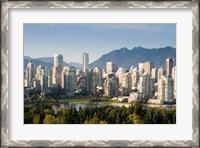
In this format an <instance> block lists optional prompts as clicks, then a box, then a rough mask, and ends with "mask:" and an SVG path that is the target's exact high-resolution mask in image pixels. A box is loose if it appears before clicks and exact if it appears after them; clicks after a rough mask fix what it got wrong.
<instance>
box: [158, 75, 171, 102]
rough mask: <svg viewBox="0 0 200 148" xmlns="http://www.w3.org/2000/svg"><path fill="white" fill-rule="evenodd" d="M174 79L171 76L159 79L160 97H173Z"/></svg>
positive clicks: (166, 98)
mask: <svg viewBox="0 0 200 148" xmlns="http://www.w3.org/2000/svg"><path fill="white" fill-rule="evenodd" d="M173 95H174V94H173V79H172V77H171V76H168V77H164V76H163V77H162V78H161V79H159V80H158V99H160V100H165V101H169V100H172V99H173V98H174V97H173Z"/></svg>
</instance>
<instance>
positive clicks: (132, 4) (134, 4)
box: [1, 1, 199, 147]
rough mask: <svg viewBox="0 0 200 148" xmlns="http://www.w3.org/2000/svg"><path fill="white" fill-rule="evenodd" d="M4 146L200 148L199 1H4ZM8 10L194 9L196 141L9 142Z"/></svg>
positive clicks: (2, 51) (2, 144)
mask: <svg viewBox="0 0 200 148" xmlns="http://www.w3.org/2000/svg"><path fill="white" fill-rule="evenodd" d="M1 4H2V5H1V41H2V42H1V43H2V44H1V146H2V147H39V146H42V147H64V146H65V147H73V146H84V147H91V146H99V147H141V146H142V147H148V146H151V147H152V146H153V147H166V146H167V147H169V146H170V147H199V2H198V1H189V2H186V1H171V2H169V1H168V2H167V1H163V2H153V1H148V2H145V1H141V2H139V1H124V2H122V1H118V2H114V1H113V2H112V1H110V2H109V1H96V2H95V1H85V2H74V1H68V2H66V1H65V2H56V1H43V2H36V1H29V2H28V1H24V2H22V1H18V2H17V1H10V2H8V1H5V2H2V3H1ZM9 8H127V9H130V8H191V9H192V12H193V16H192V17H193V29H192V36H193V41H192V47H193V55H192V56H193V64H192V68H193V88H192V93H193V95H192V98H193V110H192V112H193V115H192V121H193V123H192V128H193V138H192V140H186V141H169V140H167V141H149V140H148V141H145V140H144V141H134V140H131V141H128V140H125V141H117V140H114V141H91V140H88V141H71V140H67V141H49V140H45V141H33V140H32V141H11V140H9V139H8V130H9V129H8V122H9V121H8V109H9V107H8V93H9V89H8V45H9V43H8V31H9V30H8V9H9Z"/></svg>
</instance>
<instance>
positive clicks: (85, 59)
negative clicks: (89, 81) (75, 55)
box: [83, 53, 89, 74]
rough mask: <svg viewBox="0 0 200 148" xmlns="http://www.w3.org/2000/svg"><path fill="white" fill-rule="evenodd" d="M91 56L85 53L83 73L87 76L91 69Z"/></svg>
mask: <svg viewBox="0 0 200 148" xmlns="http://www.w3.org/2000/svg"><path fill="white" fill-rule="evenodd" d="M88 65H89V54H88V53H83V72H84V73H86V74H87V72H88V69H89V66H88Z"/></svg>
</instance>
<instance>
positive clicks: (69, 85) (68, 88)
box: [61, 66, 77, 96]
mask: <svg viewBox="0 0 200 148" xmlns="http://www.w3.org/2000/svg"><path fill="white" fill-rule="evenodd" d="M76 84H77V83H76V68H75V67H73V66H71V67H64V68H63V72H62V85H61V86H62V89H64V92H65V94H66V95H67V96H73V95H74V91H75V89H76Z"/></svg>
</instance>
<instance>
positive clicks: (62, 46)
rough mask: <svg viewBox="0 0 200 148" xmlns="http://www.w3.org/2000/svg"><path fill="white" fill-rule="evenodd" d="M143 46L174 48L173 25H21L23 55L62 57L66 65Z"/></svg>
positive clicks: (174, 34) (174, 29) (174, 33)
mask: <svg viewBox="0 0 200 148" xmlns="http://www.w3.org/2000/svg"><path fill="white" fill-rule="evenodd" d="M138 46H142V47H144V48H160V47H166V46H171V47H174V48H176V24H24V55H25V56H30V57H32V58H37V57H53V56H54V54H55V53H59V54H62V55H63V58H64V61H65V62H67V63H68V62H78V63H81V62H82V54H83V53H84V52H86V53H89V63H91V62H93V61H95V60H97V59H98V58H100V57H101V56H102V55H104V54H106V53H109V52H111V51H113V50H116V49H120V48H123V47H127V48H128V49H132V48H134V47H138Z"/></svg>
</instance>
